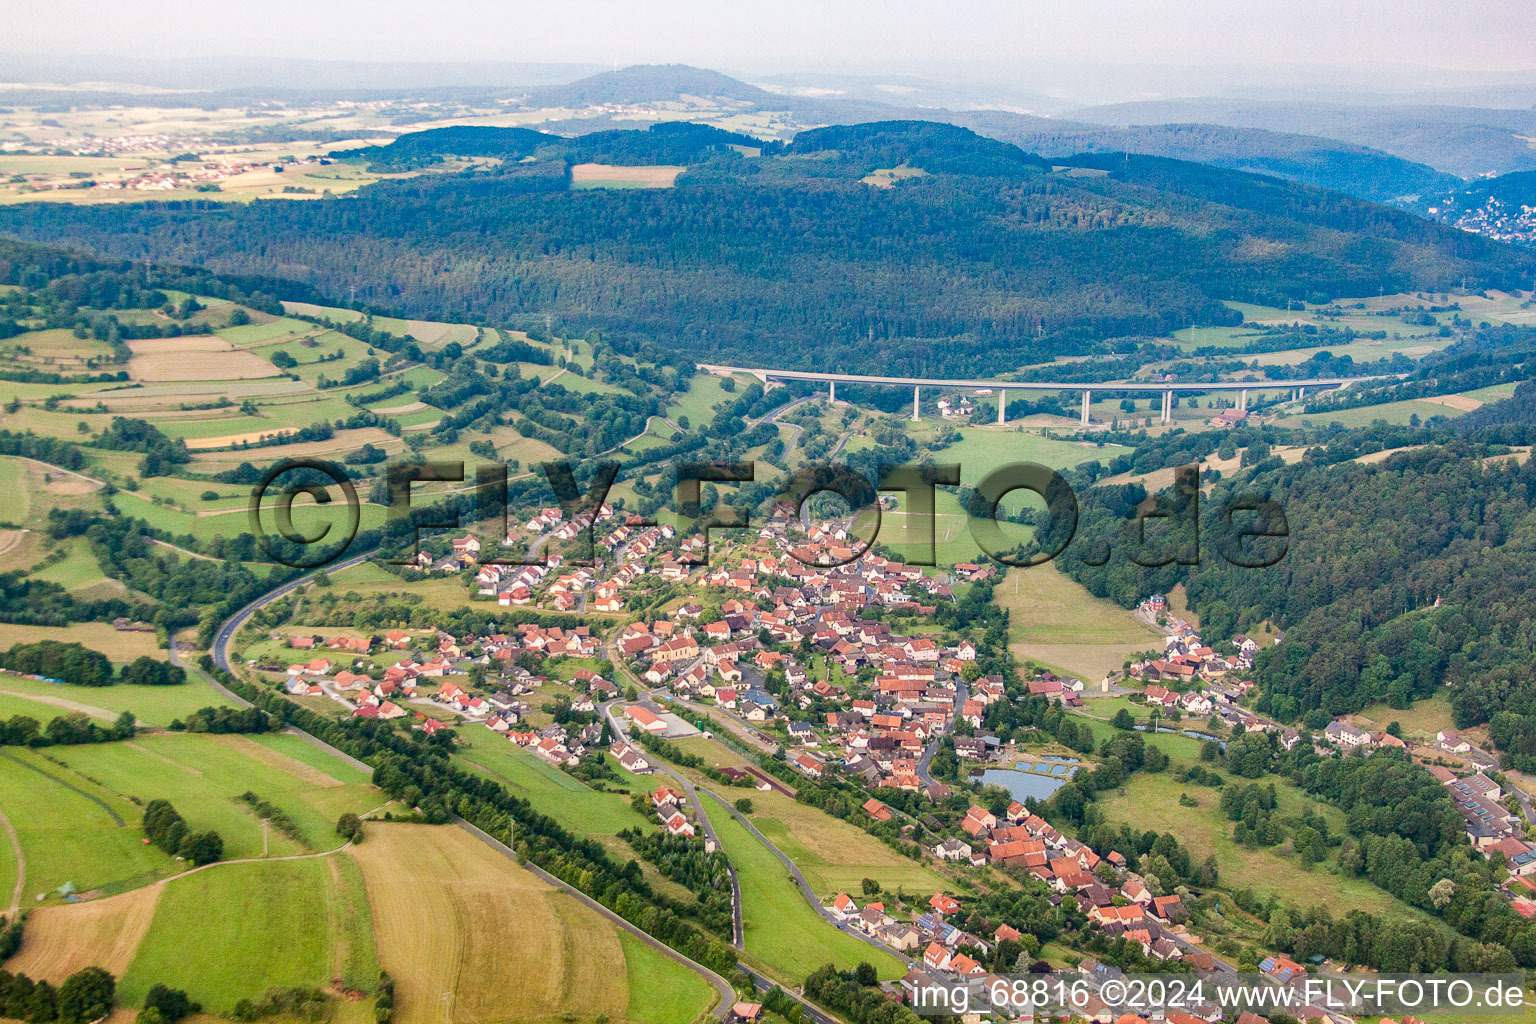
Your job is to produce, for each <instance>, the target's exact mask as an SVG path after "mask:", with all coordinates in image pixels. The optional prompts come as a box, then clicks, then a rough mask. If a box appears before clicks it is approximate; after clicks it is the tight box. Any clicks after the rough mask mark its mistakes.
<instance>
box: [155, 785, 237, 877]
mask: <svg viewBox="0 0 1536 1024" xmlns="http://www.w3.org/2000/svg"><path fill="white" fill-rule="evenodd" d="M144 834H145V835H146V836H148V837H149V841H150V842H152V843H154V844H155V845H156V846H158V847H160V849H162V850H164V851H165V852H166V853H168V854H170V855H171V856H173V857H182V858H185V859H186V860H189V861H191V862H192V863H193V864H195V865H198V866H202V865H204V864H212V863H213V862H214V861H216V860H220V859H222V858H223V856H224V839H223V837H222V836H220V835H219V834H218V833H217V832H214V831H213V830H211V829H210V830H208V831H207V832H193V831H192V830H191V829H189V828H188V827H187V822H186V819H185V818H183V817H182V816H181V815H180V814H178V813H177V811H176V808H174V807H172V806H171V804H170V801H168V800H151V801H150V802H149V804H148V806H146V807H145V808H144Z"/></svg>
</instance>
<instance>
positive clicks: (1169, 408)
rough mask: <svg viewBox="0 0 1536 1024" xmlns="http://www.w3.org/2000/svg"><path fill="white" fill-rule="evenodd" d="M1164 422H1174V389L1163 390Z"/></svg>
mask: <svg viewBox="0 0 1536 1024" xmlns="http://www.w3.org/2000/svg"><path fill="white" fill-rule="evenodd" d="M1163 422H1164V423H1172V422H1173V392H1172V391H1164V392H1163Z"/></svg>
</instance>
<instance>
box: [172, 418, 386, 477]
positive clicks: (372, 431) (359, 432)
mask: <svg viewBox="0 0 1536 1024" xmlns="http://www.w3.org/2000/svg"><path fill="white" fill-rule="evenodd" d="M293 432H294V431H293V429H292V428H278V427H274V428H273V429H272V430H266V431H262V432H260V433H256V434H234V435H230V436H227V437H202V438H194V439H192V440H189V441H188V442H187V447H188V448H191V449H193V450H206V449H210V448H227V447H229V446H230V445H235V444H241V443H243V442H246V441H258V440H260V439H261V438H262V437H270V436H272V435H273V434H291V433H293ZM365 444H373V445H375V446H377V447H379V448H389V450H391V451H396V450H398V449H399V448H400V441H399V440H398V439H397V438H396V437H394V435H392V434H390V433H388V432H387V431H385V430H383V429H381V428H379V427H358V428H355V429H353V430H338V431H336V433H335V434H334V435H333V436H332V437H330V438H328V439H327V440H324V441H301V442H298V443H297V444H280V445H272V446H270V447H266V448H262V449H260V450H259V451H251V450H250V449H244V450H240V451H234V452H220V453H217V454H215V453H213V452H209V453H208V454H206V455H197V456H194V457H193V465H195V466H197V467H198V468H199V469H200V470H201V469H202V468H203V467H204V465H205V464H210V463H215V462H220V463H229V464H230V465H239V464H240V463H241V462H248V461H255V458H253V456H257V455H260V456H263V457H266V458H270V459H272V460H274V461H275V460H276V459H279V458H293V459H299V458H306V457H308V456H311V455H329V454H332V453H335V452H350V451H355V450H357V449H358V448H361V447H362V446H363V445H365Z"/></svg>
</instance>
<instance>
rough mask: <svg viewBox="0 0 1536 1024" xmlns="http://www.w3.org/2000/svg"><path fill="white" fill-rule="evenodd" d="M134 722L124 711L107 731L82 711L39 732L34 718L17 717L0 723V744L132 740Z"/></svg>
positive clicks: (61, 717)
mask: <svg viewBox="0 0 1536 1024" xmlns="http://www.w3.org/2000/svg"><path fill="white" fill-rule="evenodd" d="M137 728H138V723H137V721H136V720H135V719H134V717H133V712H131V711H124V712H123V713H122V714H121V715H118V716H117V721H116V722H114V723H113V724H112V727H111V728H110V729H108V728H103V727H102V726H100V725H97V724H96V723H95V722H93V721H91V719H90V716H88V715H86V714H85V713H84V712H80V711H73V712H71V713H69V714H67V715H59V716H58V717H57V718H55V719H53V720H52V721H51V722H49V723H48V728H47V729H43V728H42V726H40V725H39V724H38V721H37V719H35V718H32V717H30V716H28V715H17V716H15V717H14V718H10V719H7V720H5V721H3V722H0V745H4V746H8V747H50V746H54V745H55V744H57V745H60V746H67V745H72V744H77V743H106V742H108V741H109V740H126V739H132V738H133V734H134V732H135V730H136V729H137Z"/></svg>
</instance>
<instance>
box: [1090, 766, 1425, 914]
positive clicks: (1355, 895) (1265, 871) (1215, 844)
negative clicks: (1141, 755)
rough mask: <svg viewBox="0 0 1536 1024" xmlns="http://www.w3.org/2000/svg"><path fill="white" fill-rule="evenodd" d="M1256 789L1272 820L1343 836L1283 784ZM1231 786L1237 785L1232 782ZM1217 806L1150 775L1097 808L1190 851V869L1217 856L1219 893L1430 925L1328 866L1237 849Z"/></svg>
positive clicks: (1322, 807) (1203, 794)
mask: <svg viewBox="0 0 1536 1024" xmlns="http://www.w3.org/2000/svg"><path fill="white" fill-rule="evenodd" d="M1165 749H1167V748H1165ZM1258 782H1259V784H1260V785H1264V786H1267V785H1269V784H1270V783H1274V785H1275V789H1276V791H1277V793H1278V795H1279V798H1280V807H1279V810H1278V811H1277V812H1276V814H1277V817H1282V818H1284V817H1292V816H1298V815H1300V814H1301V812H1302V810H1303V809H1304V808H1305V807H1307V806H1312V807H1314V808H1316V809H1317V810H1319V811H1320V812H1321V813H1322V815H1323V817H1324V818H1326V819H1327V820H1328V823H1329V827H1330V830H1331V831H1334V832H1337V833H1343V832H1344V816H1343V814H1342V813H1341V812H1340V811H1339V810H1338V809H1337V808H1335V807H1331V806H1329V805H1327V804H1321V803H1317V802H1315V801H1313V800H1311V799H1310V798H1309V797H1307V796H1306V794H1304V793H1302V792H1301V791H1300V790H1298V789H1297V788H1296V787H1295V786H1292V785H1291V784H1290V783H1288V782H1287V781H1285V780H1284V779H1279V778H1276V777H1274V776H1266V777H1265V778H1263V779H1260V780H1258ZM1230 784H1233V785H1235V784H1237V780H1233V781H1232V783H1230ZM1244 784H1246V780H1244ZM1183 793H1187V794H1189V796H1190V797H1191V799H1193V800H1195V801H1196V803H1197V804H1198V806H1195V807H1185V806H1183V805H1181V804H1180V803H1179V796H1180V794H1183ZM1220 798H1221V797H1220V791H1219V790H1215V789H1209V788H1206V787H1203V786H1196V785H1189V784H1183V783H1179V782H1176V781H1174V779H1173V778H1172V777H1171V776H1170V775H1168V774H1166V773H1159V774H1156V775H1149V774H1147V773H1144V772H1143V773H1138V774H1137V775H1135V776H1134V777H1133V778H1132V780H1131V781H1130V782H1129V783H1128V784H1127V785H1126V786H1124V787H1122V788H1120V789H1118V790H1115V791H1114V792H1112V793H1106V794H1104V795H1103V796H1102V797H1101V798H1100V800H1099V804H1098V806H1099V807H1100V808H1101V809H1102V810H1103V812H1104V819H1105V820H1106V821H1110V822H1124V823H1126V824H1128V825H1131V826H1132V827H1134V828H1137V829H1151V830H1153V831H1156V832H1171V833H1173V834H1174V835H1175V836H1178V838H1179V842H1181V843H1183V844H1184V845H1185V846H1186V847H1188V849H1189V853H1190V856H1191V857H1192V858H1194V859H1195V860H1196V861H1202V860H1204V859H1205V858H1206V857H1208V856H1210V855H1211V854H1215V856H1216V862H1217V863H1218V864H1219V865H1220V872H1221V878H1220V884H1221V886H1222V887H1223V888H1226V889H1236V888H1243V887H1247V888H1251V889H1252V890H1253V891H1254V892H1255V893H1256V894H1258V895H1259V896H1260V897H1266V898H1267V897H1269V896H1271V895H1274V896H1278V897H1279V898H1280V899H1282V900H1285V901H1287V902H1293V903H1297V904H1300V905H1306V906H1310V905H1312V904H1317V903H1322V904H1326V905H1328V906H1330V907H1333V908H1339V907H1348V908H1350V909H1352V910H1353V909H1358V910H1365V911H1369V912H1370V913H1373V914H1381V913H1388V914H1392V915H1393V916H1412V917H1415V918H1416V919H1418V920H1428V918H1427V916H1425V915H1423V914H1421V913H1419V912H1418V911H1415V910H1413V909H1412V908H1410V907H1409V906H1408V905H1407V904H1404V903H1400V902H1399V901H1397V900H1395V899H1393V898H1392V896H1391V895H1389V894H1388V893H1386V892H1384V891H1383V890H1381V889H1378V888H1377V887H1376V886H1374V885H1372V884H1371V883H1370V882H1368V881H1366V880H1364V879H1361V878H1349V877H1346V876H1344V875H1338V874H1334V873H1333V871H1332V870H1331V869H1332V866H1333V865H1332V862H1331V860H1330V862H1327V863H1323V864H1318V865H1315V866H1314V867H1313V868H1312V869H1311V870H1310V871H1309V870H1307V869H1306V868H1305V867H1304V866H1303V865H1302V863H1301V858H1300V857H1297V856H1282V855H1280V854H1279V853H1278V852H1277V850H1278V848H1277V849H1276V850H1269V849H1253V848H1250V847H1246V846H1239V845H1238V844H1237V843H1236V842H1234V841H1233V839H1232V822H1230V821H1228V820H1227V818H1226V815H1224V814H1222V813H1221V809H1220V807H1219V806H1218V801H1219V800H1220Z"/></svg>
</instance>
